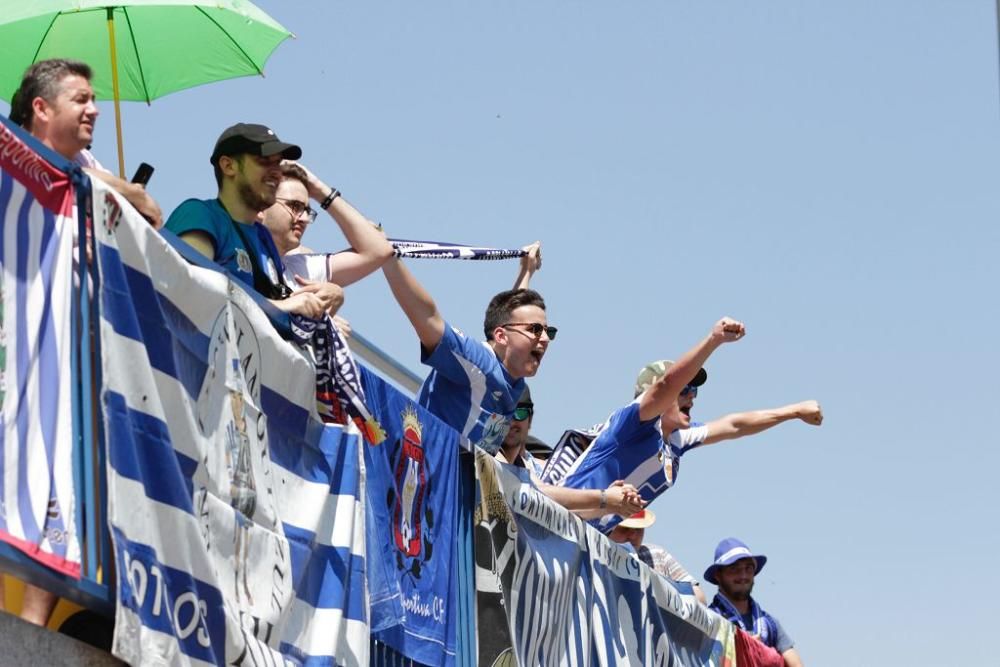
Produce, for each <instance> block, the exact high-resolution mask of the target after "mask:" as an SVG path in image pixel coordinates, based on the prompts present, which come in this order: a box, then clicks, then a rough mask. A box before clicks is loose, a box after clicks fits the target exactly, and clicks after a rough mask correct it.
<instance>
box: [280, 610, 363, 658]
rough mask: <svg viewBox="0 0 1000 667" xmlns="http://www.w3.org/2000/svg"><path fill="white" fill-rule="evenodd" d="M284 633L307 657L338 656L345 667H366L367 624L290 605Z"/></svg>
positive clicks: (339, 613)
mask: <svg viewBox="0 0 1000 667" xmlns="http://www.w3.org/2000/svg"><path fill="white" fill-rule="evenodd" d="M284 633H285V636H286V637H288V638H289V640H290V641H291V642H292V643H294V644H295V645H296V646H297V647H299V649H301V650H302V651H304V652H305V653H307V654H308V655H311V656H337V664H338V665H344V666H345V667H352V666H356V667H367V665H368V624H367V623H361V622H359V621H352V620H350V619H345V618H344V612H343V611H342V610H340V609H314V608H312V607H310V606H309V605H306V604H302V603H301V602H298V601H296V602H293V603H292V608H291V610H290V611H289V616H288V623H287V625H286V626H285V628H284ZM362 649H363V650H362Z"/></svg>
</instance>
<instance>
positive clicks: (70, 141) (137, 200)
mask: <svg viewBox="0 0 1000 667" xmlns="http://www.w3.org/2000/svg"><path fill="white" fill-rule="evenodd" d="M92 77H93V73H92V71H91V69H90V66H89V65H87V64H86V63H82V62H79V61H76V60H64V59H61V58H53V59H51V60H40V61H38V62H37V63H35V64H34V65H32V66H31V67H29V68H28V69H27V71H25V73H24V76H23V78H22V79H21V85H20V87H18V89H17V91H16V92H15V93H14V97H13V98H12V99H11V103H10V119H11V120H12V121H13V122H15V123H17V124H18V125H20V126H21V127H23V128H24V129H26V130H28V132H30V133H31V135H32V136H33V137H35V138H36V139H38V140H39V141H41V142H42V143H43V144H45V145H46V146H48V147H49V148H51V149H52V150H54V151H55V152H57V153H59V154H60V155H62V156H63V157H64V158H66V159H67V160H72V161H73V162H76V163H77V164H78V165H80V166H81V167H83V170H84V171H85V172H87V174H88V175H89V176H90V177H91V178H97V179H100V180H102V181H104V182H105V183H107V184H108V185H109V186H111V187H112V188H113V189H114V190H115V191H117V192H118V194H120V195H121V196H123V197H124V198H125V199H126V200H128V202H129V203H130V204H132V206H134V207H135V209H136V210H137V211H139V213H141V214H142V215H143V217H145V218H146V219H147V220H149V222H150V223H151V224H152V225H153V226H154V227H155V228H157V229H159V228H160V227H162V226H163V214H162V213H161V211H160V207H159V205H158V204H157V203H156V201H155V200H154V199H153V198H152V197H150V196H149V193H148V192H146V188H145V187H143V185H141V184H138V183H129V182H128V181H125V180H123V179H121V178H118V177H117V176H115V175H113V174H111V173H109V172H108V171H107V170H106V169H104V168H103V167H102V166H101V164H100V163H99V162H98V161H97V160H96V159H95V158H94V156H93V155H91V153H90V151H89V150H87V147H88V146H90V144H91V142H93V140H94V127H95V125H96V123H97V116H98V114H99V113H100V111H99V110H98V109H97V104H96V103H95V98H94V89H93V88H92V87H91V85H90V80H91V78H92Z"/></svg>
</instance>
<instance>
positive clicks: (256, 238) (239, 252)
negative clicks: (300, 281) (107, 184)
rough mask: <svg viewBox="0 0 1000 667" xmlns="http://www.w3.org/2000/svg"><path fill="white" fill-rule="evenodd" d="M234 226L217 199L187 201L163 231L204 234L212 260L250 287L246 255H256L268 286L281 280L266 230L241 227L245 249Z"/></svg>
mask: <svg viewBox="0 0 1000 667" xmlns="http://www.w3.org/2000/svg"><path fill="white" fill-rule="evenodd" d="M239 224H243V223H239V222H236V221H235V220H233V219H232V217H230V215H229V213H228V212H227V211H226V209H225V208H224V207H223V206H222V203H221V202H220V201H219V200H218V199H188V200H187V201H185V202H183V203H182V204H181V205H180V206H178V207H177V208H175V209H174V212H173V213H171V214H170V217H169V218H168V219H167V224H166V225H165V227H166V228H167V229H169V230H170V231H172V232H173V233H174V234H177V235H178V236H180V235H181V234H184V233H187V232H194V231H197V232H204V233H206V234H208V235H209V237H211V239H212V245H213V247H214V248H215V256H214V257H212V260H213V261H214V262H215V263H216V264H221V265H222V266H223V267H224V268H226V269H228V270H229V272H230V273H232V274H233V275H235V276H236V277H237V278H239V279H241V280H243V281H244V282H245V283H247V284H248V285H250V286H251V287H253V265H252V264H251V263H250V256H249V254H248V253H251V252H253V253H256V255H255V256H256V257H257V258H258V260H257V262H258V264H259V265H260V267H261V269H262V270H264V271H265V272H266V273H267V277H268V278H270V279H271V282H272V283H274V284H278V283H279V282H280V280H281V277H280V275H281V273H280V271H281V269H280V268H279V267H280V266H281V259H280V257H279V253H278V248H277V246H275V245H274V239H273V238H271V232H269V231H268V229H267V227H265V226H264V225H262V224H260V223H259V222H255V223H253V224H252V225H246V224H244V225H243V227H241V229H242V230H243V235H244V236H245V237H246V239H247V241H248V242H249V244H250V245H251V246H252V247H250V248H248V247H247V246H246V244H245V243H243V239H242V238H240V235H239V234H238V233H237V232H236V229H235V227H234V225H239Z"/></svg>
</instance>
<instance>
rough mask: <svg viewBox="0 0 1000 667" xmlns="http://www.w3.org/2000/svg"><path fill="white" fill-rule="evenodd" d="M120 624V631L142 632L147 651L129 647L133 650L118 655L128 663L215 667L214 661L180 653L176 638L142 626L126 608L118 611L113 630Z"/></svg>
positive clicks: (116, 629) (135, 616)
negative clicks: (157, 657) (159, 657)
mask: <svg viewBox="0 0 1000 667" xmlns="http://www.w3.org/2000/svg"><path fill="white" fill-rule="evenodd" d="M118 623H121V624H122V626H123V627H122V630H121V631H122V632H134V633H138V632H140V631H141V632H142V633H143V635H144V636H143V641H144V642H145V646H146V648H147V651H148V652H147V653H146V654H143V652H142V651H141V650H140V647H139V646H138V645H136V646H134V647H131V648H133V649H134V651H132V652H130V653H128V654H119V655H118V657H119V658H121V659H122V660H124V661H125V662H127V663H128V664H130V665H155V666H157V667H159V666H160V665H173V664H178V663H181V664H185V665H189V666H190V667H217V666H215V665H214V663H211V662H205V661H204V660H198V659H197V658H192V657H190V656H186V655H184V654H182V653H181V651H180V645H179V644H178V643H177V638H176V637H175V636H173V635H170V634H167V633H165V632H157V631H156V630H150V629H148V628H143V627H142V620H141V619H140V618H139V617H138V616H137V615H136V614H133V613H132V612H131V611H129V610H128V609H126V610H124V611H119V612H118V618H117V619H116V627H115V631H116V632H117V631H118V627H117V624H118ZM154 656H163V658H162V659H154Z"/></svg>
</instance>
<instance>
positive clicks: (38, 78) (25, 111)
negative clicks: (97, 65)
mask: <svg viewBox="0 0 1000 667" xmlns="http://www.w3.org/2000/svg"><path fill="white" fill-rule="evenodd" d="M73 75H76V76H82V77H83V78H84V79H86V80H87V81H90V79H91V78H93V76H94V73H93V70H91V69H90V65H88V64H87V63H84V62H80V61H79V60H66V59H65V58H51V59H49V60H39V61H38V62H37V63H35V64H34V65H32V66H31V67H29V68H28V69H27V70H25V72H24V76H23V77H21V85H20V86H18V88H17V90H16V91H15V92H14V97H12V98H11V100H10V120H11V121H12V122H14V123H17V124H18V125H20V126H21V127H23V128H25V129H26V130H31V121H32V118H34V115H35V112H34V110H32V108H31V103H32V102H33V101H34V100H35V98H36V97H41V98H42V99H43V100H45V101H46V102H48V103H50V104H51V103H52V102H53V101H54V100H55V98H56V97H57V96H58V95H59V92H60V89H61V85H60V84H61V82H62V80H63V79H65V78H66V77H67V76H73Z"/></svg>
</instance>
